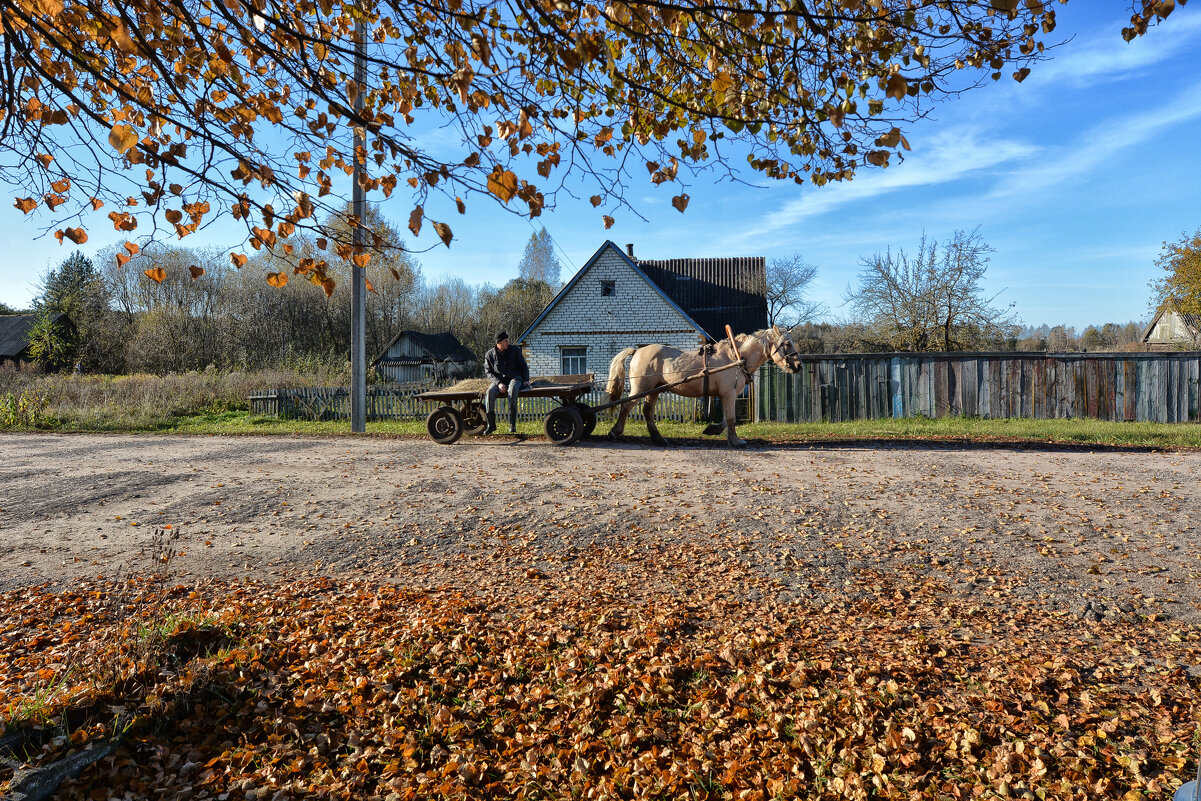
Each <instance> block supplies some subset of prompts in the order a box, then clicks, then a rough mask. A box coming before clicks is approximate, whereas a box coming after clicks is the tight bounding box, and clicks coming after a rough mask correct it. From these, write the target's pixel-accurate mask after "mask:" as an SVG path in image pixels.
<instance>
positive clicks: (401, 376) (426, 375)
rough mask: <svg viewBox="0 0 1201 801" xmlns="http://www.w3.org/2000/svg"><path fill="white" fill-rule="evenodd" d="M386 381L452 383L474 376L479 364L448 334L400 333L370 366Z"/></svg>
mask: <svg viewBox="0 0 1201 801" xmlns="http://www.w3.org/2000/svg"><path fill="white" fill-rule="evenodd" d="M372 366H373V367H375V370H376V372H378V373H379V374H380V377H381V378H383V379H384V380H385V381H392V382H395V383H398V384H404V383H408V382H410V381H453V380H457V379H460V378H467V377H470V376H472V375H474V374H475V371H476V368H477V367H478V366H479V361H478V360H477V359H476V357H475V354H473V353H472V352H471V351H469V350H468V349H467V348H466V347H464V346H463V343H461V342H459V340H458V338H456V337H455V335H454V334H452V333H451V332H449V331H443V332H442V333H440V334H426V333H423V332H421V331H401V332H400V333H399V334H397V335H396V336H395V337H394V338H393V339H392V341H391V342H389V343H388V346H387V347H386V348H384V352H383V353H381V354H380V355H379V356H377V357H376V358H375V361H374V362H372Z"/></svg>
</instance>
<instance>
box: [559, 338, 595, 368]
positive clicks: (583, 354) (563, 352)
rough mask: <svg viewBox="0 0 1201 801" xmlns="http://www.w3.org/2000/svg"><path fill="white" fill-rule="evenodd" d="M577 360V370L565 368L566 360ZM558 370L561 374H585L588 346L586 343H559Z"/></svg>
mask: <svg viewBox="0 0 1201 801" xmlns="http://www.w3.org/2000/svg"><path fill="white" fill-rule="evenodd" d="M568 351H576V353H572V354H570V355H569V354H568ZM568 359H572V360H576V359H578V360H579V366H580V368H581V369H579V370H569V369H567V360H568ZM559 370H560V374H561V375H586V374H587V373H588V346H587V345H560V346H559Z"/></svg>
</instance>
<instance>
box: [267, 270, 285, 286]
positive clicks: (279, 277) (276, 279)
mask: <svg viewBox="0 0 1201 801" xmlns="http://www.w3.org/2000/svg"><path fill="white" fill-rule="evenodd" d="M267 283H268V284H271V286H273V287H275V288H276V289H283V288H284V287H285V286H286V285H287V283H288V276H287V275H285V274H284V273H267Z"/></svg>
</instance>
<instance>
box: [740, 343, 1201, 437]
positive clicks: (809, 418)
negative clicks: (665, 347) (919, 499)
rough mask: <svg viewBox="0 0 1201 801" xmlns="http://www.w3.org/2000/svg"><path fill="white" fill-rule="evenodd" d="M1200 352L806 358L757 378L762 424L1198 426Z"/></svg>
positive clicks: (764, 371)
mask: <svg viewBox="0 0 1201 801" xmlns="http://www.w3.org/2000/svg"><path fill="white" fill-rule="evenodd" d="M1199 377H1201V353H1198V352H1180V353H1010V352H999V353H920V354H915V353H904V354H901V353H882V354H864V355H858V354H855V355H850V354H848V355H820V356H806V357H803V366H802V368H801V370H800V371H799V372H798V373H796V374H791V375H790V374H788V373H785V372H783V371H782V370H779V369H778V368H776V366H775V365H773V364H767V365H765V366H764V367H763V368H762V369H761V370H760V371H759V374H758V375H757V376H756V385H757V387H756V390H757V391H756V393H755V397H756V419H757V420H763V421H779V422H821V421H829V422H837V421H843V420H864V419H882V418H888V417H896V418H900V417H919V416H924V417H932V418H933V417H946V416H953V415H963V416H967V417H986V418H1006V417H1025V418H1038V419H1046V418H1059V419H1067V418H1081V417H1087V418H1096V419H1099V420H1129V421H1145V422H1156V423H1186V422H1188V423H1195V422H1198V379H1199Z"/></svg>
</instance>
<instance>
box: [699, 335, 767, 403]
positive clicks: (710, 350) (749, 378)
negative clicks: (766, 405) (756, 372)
mask: <svg viewBox="0 0 1201 801" xmlns="http://www.w3.org/2000/svg"><path fill="white" fill-rule="evenodd" d="M730 344H731V345H733V344H734V340H733V339H731V340H730ZM716 353H717V343H716V342H706V343H705V344H704V345H702V346H701V349H700V354H701V397H703V398H708V397H710V396H709V357H710V356H712V355H714V354H716ZM734 354H735V355H736V356H737V357H738V361H739V363H740V364H741V367H740V368H739V369H741V370H742V375H743V377H744V378H745V379H746V385H747V386H748V387H749V386H750V385H751V383H752V382H753V381H754V376H753V375H752V374H751V371H750V370H748V369H746V359H744V358H742V354H741V353H739V352H738V347H737V346H735V347H734Z"/></svg>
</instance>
